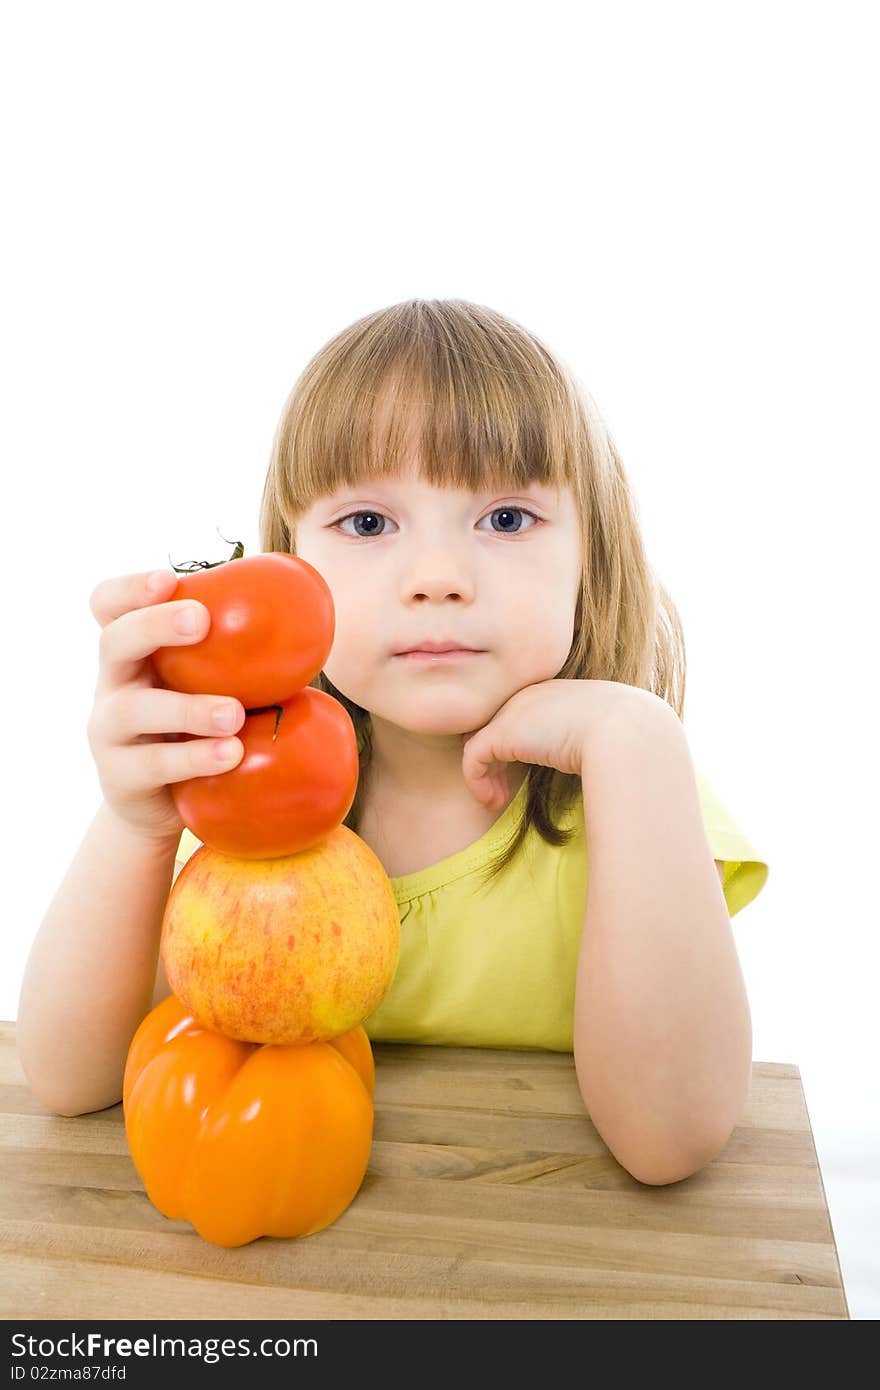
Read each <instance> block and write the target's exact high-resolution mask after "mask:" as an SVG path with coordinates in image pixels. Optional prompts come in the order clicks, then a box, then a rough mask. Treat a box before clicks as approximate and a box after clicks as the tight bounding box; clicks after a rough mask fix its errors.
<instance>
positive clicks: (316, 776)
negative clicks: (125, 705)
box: [171, 686, 359, 859]
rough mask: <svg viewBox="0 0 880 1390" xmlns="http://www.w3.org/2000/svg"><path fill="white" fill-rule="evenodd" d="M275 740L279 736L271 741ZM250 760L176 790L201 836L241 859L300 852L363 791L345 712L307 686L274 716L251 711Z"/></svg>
mask: <svg viewBox="0 0 880 1390" xmlns="http://www.w3.org/2000/svg"><path fill="white" fill-rule="evenodd" d="M273 735H274V737H273ZM236 737H238V738H240V739H241V741H242V743H243V744H244V756H243V757H242V759H241V762H239V763H238V764H237V766H236V767H233V768H230V770H229V771H228V772H219V773H217V775H216V776H211V775H208V776H206V777H192V778H190V779H188V780H187V781H185V782H175V783H172V785H171V794H172V796H173V797H174V802H175V805H176V806H177V809H178V811H179V813H180V815H181V817H182V819H183V821H184V823H185V824H186V825H187V826H188V827H189V829H190V830H191V831H192V833H193V834H194V835H195V836H196V838H197V839H199V840H202V841H203V842H204V843H205V844H207V845H211V846H212V847H213V848H214V849H218V850H220V851H221V853H223V854H231V855H237V856H238V857H239V858H241V859H274V858H276V857H278V856H280V855H285V854H298V853H299V852H300V850H304V849H308V848H309V847H310V846H311V845H314V844H317V843H318V841H319V840H322V839H324V837H325V836H326V835H329V833H330V831H331V830H334V829H335V828H336V826H337V825H339V824H341V822H342V821H343V820H344V819H345V817H346V816H347V815H348V812H349V809H350V808H351V804H352V802H353V801H354V796H355V792H356V790H357V783H358V775H359V764H358V752H357V737H356V735H355V730H354V725H353V724H352V722H351V718H350V717H349V714H348V712H347V710H345V709H344V708H343V706H342V705H341V704H340V703H339V701H338V700H336V699H334V698H333V696H332V695H328V694H327V693H326V692H325V691H323V690H317V689H315V688H314V687H312V686H307V687H306V688H305V689H304V690H301V691H299V692H298V694H296V695H294V696H293V698H292V699H290V700H286V701H283V702H282V703H281V718H280V719H278V720H277V729H276V711H275V710H268V711H266V712H265V713H262V714H249V715H248V716H247V717H246V719H245V721H244V724H243V725H242V727H241V728H240V729H239V730H238V732H237V735H236Z"/></svg>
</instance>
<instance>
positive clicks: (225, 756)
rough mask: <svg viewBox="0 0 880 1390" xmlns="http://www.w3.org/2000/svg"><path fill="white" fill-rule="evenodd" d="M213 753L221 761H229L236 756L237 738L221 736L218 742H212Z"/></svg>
mask: <svg viewBox="0 0 880 1390" xmlns="http://www.w3.org/2000/svg"><path fill="white" fill-rule="evenodd" d="M214 754H215V756H216V758H217V760H218V762H221V763H230V762H232V761H233V760H234V759H235V758H237V757H238V739H237V738H221V740H220V742H219V743H215V744H214Z"/></svg>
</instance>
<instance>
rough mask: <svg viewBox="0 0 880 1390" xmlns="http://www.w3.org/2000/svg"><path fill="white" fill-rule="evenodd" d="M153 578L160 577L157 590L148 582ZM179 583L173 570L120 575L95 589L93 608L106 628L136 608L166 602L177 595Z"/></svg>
mask: <svg viewBox="0 0 880 1390" xmlns="http://www.w3.org/2000/svg"><path fill="white" fill-rule="evenodd" d="M152 575H155V576H157V577H158V587H156V588H152V587H150V586H149V583H148V581H149V580H150V579H151V577H152ZM178 582H179V581H178V577H177V575H176V574H175V573H174V571H173V570H154V571H147V572H146V573H144V574H123V575H117V576H115V577H114V578H113V579H103V580H102V581H101V583H100V584H98V585H97V587H96V588H95V589H93V590H92V594H91V596H90V598H89V607H90V608H91V610H92V613H93V614H94V616H95V618H96V619H97V621H98V622H99V623H100V625H101V627H106V626H107V624H108V623H112V622H115V621H116V619H117V618H121V617H122V615H123V613H128V612H130V610H131V609H132V608H143V607H145V606H146V605H147V604H148V603H164V602H165V601H166V599H168V598H170V596H171V595H172V594H173V593H174V590H175V589H176V588H177V585H178Z"/></svg>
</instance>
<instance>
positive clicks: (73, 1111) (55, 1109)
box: [18, 1049, 122, 1119]
mask: <svg viewBox="0 0 880 1390" xmlns="http://www.w3.org/2000/svg"><path fill="white" fill-rule="evenodd" d="M18 1061H19V1066H20V1067H21V1070H22V1072H23V1073H24V1079H25V1081H26V1082H27V1087H28V1090H29V1091H30V1093H31V1095H32V1096H33V1098H34V1100H35V1101H36V1102H37V1104H38V1105H42V1106H43V1108H44V1109H45V1110H49V1111H51V1113H52V1114H53V1115H60V1116H61V1117H62V1118H64V1119H74V1118H75V1117H76V1116H77V1115H90V1114H92V1113H93V1112H94V1111H95V1110H106V1109H108V1107H110V1106H113V1105H118V1104H119V1102H120V1100H121V1099H122V1094H121V1092H120V1093H119V1094H118V1095H116V1094H114V1096H113V1097H111V1098H107V1099H98V1100H97V1101H95V1100H94V1099H92V1098H87V1097H84V1096H82V1095H80V1096H76V1095H73V1094H72V1093H70V1092H67V1093H65V1092H64V1091H63V1090H59V1089H58V1087H57V1086H53V1085H52V1083H51V1081H49V1082H47V1081H46V1078H45V1077H41V1076H40V1075H39V1073H38V1071H37V1070H36V1069H34V1068H32V1067H31V1065H30V1063H29V1062H28V1061H27V1060H26V1058H25V1056H24V1055H23V1054H22V1052H21V1049H19V1050H18Z"/></svg>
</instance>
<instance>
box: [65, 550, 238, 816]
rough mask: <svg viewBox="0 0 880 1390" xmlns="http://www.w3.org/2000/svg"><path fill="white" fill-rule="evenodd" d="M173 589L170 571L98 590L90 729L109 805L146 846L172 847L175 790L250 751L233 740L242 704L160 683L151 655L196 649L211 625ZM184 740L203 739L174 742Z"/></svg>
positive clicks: (93, 601)
mask: <svg viewBox="0 0 880 1390" xmlns="http://www.w3.org/2000/svg"><path fill="white" fill-rule="evenodd" d="M177 583H178V577H177V575H176V574H175V573H174V572H173V570H170V569H169V570H157V571H156V572H155V574H128V575H122V576H120V577H117V578H114V579H105V580H103V581H102V582H101V583H100V584H99V585H98V586H97V588H96V589H95V590H94V592H93V593H92V595H91V598H90V605H91V609H92V613H93V614H94V616H95V618H96V620H97V622H98V623H99V624H100V626H101V628H102V632H101V637H100V643H99V649H98V682H97V686H96V689H95V702H94V707H93V709H92V713H91V715H90V717H89V721H88V725H87V733H88V739H89V747H90V748H91V751H92V756H93V757H94V759H95V764H96V766H97V769H98V777H99V779H100V783H101V789H102V791H103V793H104V799H105V801H106V802H107V804H108V806H110V807H111V809H112V810H113V811H114V812H115V813H116V815H117V816H119V818H120V819H121V820H123V821H125V822H126V823H127V824H128V825H130V826H131V827H132V828H133V829H134V830H135V831H136V832H137V833H138V834H139V835H141V836H143V837H144V839H146V840H156V841H160V842H171V841H173V842H175V843H176V842H177V840H179V838H180V834H181V831H182V830H183V825H184V823H183V821H182V819H181V817H180V815H179V813H178V811H177V807H176V806H175V804H174V799H173V797H172V795H171V791H170V784H171V783H174V782H183V781H185V780H186V779H187V778H190V777H205V776H208V775H216V773H218V772H223V771H228V770H229V768H232V767H235V765H236V763H238V762H239V761H240V760H241V757H242V755H243V752H244V748H243V745H242V742H241V740H240V739H238V738H231V737H230V735H231V734H234V733H235V731H236V730H237V729H240V728H241V726H242V724H243V723H244V719H245V711H244V709H243V707H242V705H241V704H240V702H239V701H238V700H233V699H229V698H228V697H227V696H214V695H185V694H182V693H181V692H179V691H176V690H165V689H164V688H163V687H162V686H161V685H160V684H159V680H158V677H157V676H156V673H155V671H154V669H153V663H152V662H151V661H150V659H149V658H150V655H151V653H152V652H154V651H155V650H156V649H157V647H165V646H170V645H171V644H180V643H184V642H200V641H201V640H202V638H203V637H204V636H205V635H206V633H207V631H208V628H209V626H210V621H211V619H210V614H209V612H208V609H207V608H206V607H205V605H204V604H203V603H198V602H196V601H194V600H190V599H186V600H178V601H175V602H168V601H167V600H168V596H169V594H173V593H174V591H175V589H176V587H177ZM153 584H155V587H153ZM185 618H189V619H191V620H192V623H193V625H192V628H191V630H189V631H183V630H182V626H183V620H184V619H185ZM219 709H222V710H224V711H226V712H228V715H229V719H228V722H227V723H226V724H223V725H220V724H218V723H217V722H216V720H215V713H216V711H218V710H219ZM181 734H195V735H200V737H196V738H190V739H185V740H184V741H178V740H179V735H181Z"/></svg>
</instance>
